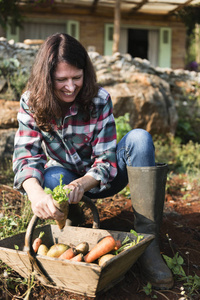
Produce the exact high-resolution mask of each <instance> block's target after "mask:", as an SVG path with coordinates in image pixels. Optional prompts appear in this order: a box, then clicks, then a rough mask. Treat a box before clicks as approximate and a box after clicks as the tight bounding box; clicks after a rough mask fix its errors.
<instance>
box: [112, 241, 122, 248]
mask: <svg viewBox="0 0 200 300" xmlns="http://www.w3.org/2000/svg"><path fill="white" fill-rule="evenodd" d="M115 243H116V245H115V248H114V250H118V249H119V248H121V246H122V242H121V241H120V240H116V241H115Z"/></svg>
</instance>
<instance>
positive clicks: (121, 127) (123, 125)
mask: <svg viewBox="0 0 200 300" xmlns="http://www.w3.org/2000/svg"><path fill="white" fill-rule="evenodd" d="M129 116H130V114H129V113H126V114H125V115H124V116H119V117H118V118H115V123H116V130H117V142H119V141H120V140H121V139H122V137H123V136H125V134H127V133H128V132H129V131H130V130H131V126H130V124H129Z"/></svg>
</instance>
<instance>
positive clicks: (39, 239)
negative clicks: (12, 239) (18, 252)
mask: <svg viewBox="0 0 200 300" xmlns="http://www.w3.org/2000/svg"><path fill="white" fill-rule="evenodd" d="M43 235H44V232H43V231H42V232H40V234H39V236H38V237H37V238H36V239H35V240H34V241H33V245H32V247H33V250H34V251H35V253H37V251H38V248H39V247H40V245H41V244H42V237H43Z"/></svg>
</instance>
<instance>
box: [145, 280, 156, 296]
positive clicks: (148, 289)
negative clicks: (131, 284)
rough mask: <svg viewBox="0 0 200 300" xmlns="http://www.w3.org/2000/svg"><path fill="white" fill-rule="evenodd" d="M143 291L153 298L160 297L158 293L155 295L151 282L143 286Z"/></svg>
mask: <svg viewBox="0 0 200 300" xmlns="http://www.w3.org/2000/svg"><path fill="white" fill-rule="evenodd" d="M143 292H145V294H146V295H147V296H151V298H152V299H157V298H158V297H157V296H156V295H153V294H152V293H153V289H152V285H151V283H150V282H148V283H147V285H146V286H144V287H143Z"/></svg>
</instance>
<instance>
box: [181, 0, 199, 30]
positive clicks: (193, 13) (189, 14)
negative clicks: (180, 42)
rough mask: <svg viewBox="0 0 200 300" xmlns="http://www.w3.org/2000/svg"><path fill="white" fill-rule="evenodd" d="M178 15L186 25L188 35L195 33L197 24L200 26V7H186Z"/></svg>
mask: <svg viewBox="0 0 200 300" xmlns="http://www.w3.org/2000/svg"><path fill="white" fill-rule="evenodd" d="M177 14H178V16H179V17H180V18H181V20H182V21H183V23H184V24H185V26H186V28H187V34H188V35H190V34H191V33H192V32H193V30H194V29H195V25H196V24H200V5H195V6H185V7H183V8H182V9H181V10H179V11H178V12H177Z"/></svg>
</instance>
